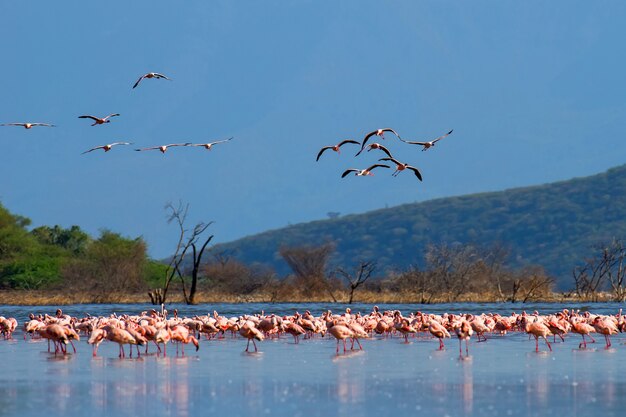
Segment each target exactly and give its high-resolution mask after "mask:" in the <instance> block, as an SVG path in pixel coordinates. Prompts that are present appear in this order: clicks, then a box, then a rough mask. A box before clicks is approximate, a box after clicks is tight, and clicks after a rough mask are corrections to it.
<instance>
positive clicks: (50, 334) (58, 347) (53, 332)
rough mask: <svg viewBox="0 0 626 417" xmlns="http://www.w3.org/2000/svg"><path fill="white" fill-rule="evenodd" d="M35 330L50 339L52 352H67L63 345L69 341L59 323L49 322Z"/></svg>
mask: <svg viewBox="0 0 626 417" xmlns="http://www.w3.org/2000/svg"><path fill="white" fill-rule="evenodd" d="M37 332H38V333H39V334H40V335H41V337H43V338H44V339H48V340H52V342H53V343H54V354H55V355H56V354H57V352H59V351H61V352H62V353H63V354H65V353H67V350H66V349H65V345H67V344H68V343H69V339H68V337H67V334H66V333H65V329H64V328H63V326H61V325H60V324H55V323H53V324H49V325H47V326H46V327H44V328H42V329H37ZM48 351H50V346H49V345H48Z"/></svg>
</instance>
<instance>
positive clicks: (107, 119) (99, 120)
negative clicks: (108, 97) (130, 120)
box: [78, 113, 120, 126]
mask: <svg viewBox="0 0 626 417" xmlns="http://www.w3.org/2000/svg"><path fill="white" fill-rule="evenodd" d="M119 115H120V114H119V113H112V114H109V115H108V116H104V117H102V118H100V117H96V116H90V115H84V116H78V118H79V119H91V120H93V121H94V122H93V123H92V126H95V125H103V124H105V123H111V120H110V119H111V117H115V116H119Z"/></svg>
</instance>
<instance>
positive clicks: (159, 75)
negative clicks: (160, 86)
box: [133, 72, 171, 88]
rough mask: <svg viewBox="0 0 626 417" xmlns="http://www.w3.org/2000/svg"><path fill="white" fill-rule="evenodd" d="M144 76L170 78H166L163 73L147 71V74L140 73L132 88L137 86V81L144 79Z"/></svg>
mask: <svg viewBox="0 0 626 417" xmlns="http://www.w3.org/2000/svg"><path fill="white" fill-rule="evenodd" d="M144 78H156V79H164V80H170V81H171V78H167V77H166V76H165V75H163V74H159V73H158V72H149V73H147V74H144V75H142V76H141V77H139V79H138V80H137V82H136V83H135V85H133V88H135V87H137V86H138V85H139V83H140V82H141V81H142V80H143V79H144Z"/></svg>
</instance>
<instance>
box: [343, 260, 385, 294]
mask: <svg viewBox="0 0 626 417" xmlns="http://www.w3.org/2000/svg"><path fill="white" fill-rule="evenodd" d="M375 269H376V262H374V261H361V262H359V265H358V266H357V267H356V268H355V271H354V273H352V274H351V273H349V272H348V271H346V270H345V269H343V268H337V273H338V274H339V275H341V276H342V277H343V278H344V279H345V280H346V281H347V283H348V288H349V289H350V293H349V294H350V295H349V298H348V304H352V300H353V299H354V291H356V289H357V288H359V287H360V286H361V284H364V283H365V282H366V281H367V280H368V279H369V278H370V277H371V276H372V273H373V272H374V270H375Z"/></svg>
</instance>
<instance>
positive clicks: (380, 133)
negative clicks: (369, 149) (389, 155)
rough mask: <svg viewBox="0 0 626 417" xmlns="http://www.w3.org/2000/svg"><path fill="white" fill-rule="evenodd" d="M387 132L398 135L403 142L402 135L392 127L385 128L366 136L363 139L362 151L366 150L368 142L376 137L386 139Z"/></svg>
mask: <svg viewBox="0 0 626 417" xmlns="http://www.w3.org/2000/svg"><path fill="white" fill-rule="evenodd" d="M385 132H391V133H393V134H394V135H396V137H397V138H398V139H400V140H402V138H401V137H400V135H398V133H397V132H396V131H395V130H393V129H392V128H390V127H385V128H383V129H376V130H372V131H371V132H370V133H368V134H367V135H365V137H364V138H363V142H362V143H361V150H363V148H365V144H366V143H367V141H368V140H369V139H370V138H371V137H372V136H374V135H376V136H380V137H381V138H383V139H385Z"/></svg>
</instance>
